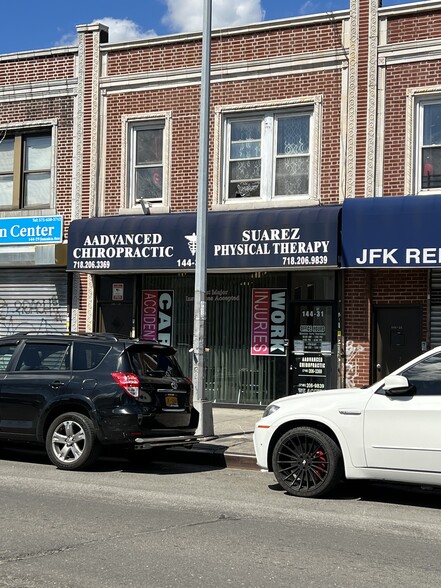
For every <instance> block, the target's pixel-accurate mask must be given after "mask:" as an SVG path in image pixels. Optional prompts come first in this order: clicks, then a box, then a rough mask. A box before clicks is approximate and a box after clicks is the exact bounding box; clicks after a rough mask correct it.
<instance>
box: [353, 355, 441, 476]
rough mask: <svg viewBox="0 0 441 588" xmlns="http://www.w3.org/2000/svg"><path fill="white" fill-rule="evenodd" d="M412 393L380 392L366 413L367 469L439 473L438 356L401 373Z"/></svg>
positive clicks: (440, 405) (440, 360)
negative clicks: (404, 394)
mask: <svg viewBox="0 0 441 588" xmlns="http://www.w3.org/2000/svg"><path fill="white" fill-rule="evenodd" d="M401 375H403V376H405V377H406V378H407V379H408V381H409V383H410V384H413V385H414V386H415V391H414V394H408V395H407V396H387V395H386V394H385V392H384V391H383V390H382V389H380V390H379V391H378V392H376V393H375V394H374V395H373V396H372V397H371V399H370V400H369V402H368V404H367V406H366V412H365V429H364V442H365V451H366V460H367V464H368V467H371V468H388V469H400V470H410V471H426V472H441V354H435V355H431V356H429V357H426V358H425V359H423V360H422V361H420V362H418V363H416V364H414V365H413V366H411V367H410V368H407V369H406V370H405V371H403V372H402V373H401Z"/></svg>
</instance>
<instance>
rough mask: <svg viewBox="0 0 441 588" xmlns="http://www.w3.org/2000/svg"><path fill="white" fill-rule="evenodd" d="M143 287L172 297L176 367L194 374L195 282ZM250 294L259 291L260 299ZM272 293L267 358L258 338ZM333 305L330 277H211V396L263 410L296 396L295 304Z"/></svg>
mask: <svg viewBox="0 0 441 588" xmlns="http://www.w3.org/2000/svg"><path fill="white" fill-rule="evenodd" d="M142 288H143V290H144V291H146V290H147V291H152V292H156V291H164V292H167V293H170V292H171V291H172V292H173V313H172V317H173V318H172V323H173V324H172V345H173V346H174V347H176V349H177V350H178V351H177V355H178V360H179V363H180V364H181V365H182V366H183V368H184V371H185V372H186V373H187V374H188V375H190V376H191V371H192V364H191V360H192V357H191V353H190V352H189V350H190V349H191V348H192V347H193V340H192V337H193V298H194V276H193V275H192V274H180V275H170V274H168V275H165V274H164V275H161V274H156V275H151V274H150V275H144V276H143V278H142ZM253 291H254V292H257V294H258V295H257V297H256V295H253ZM267 293H269V295H270V296H272V300H273V305H274V308H273V309H272V310H271V309H270V314H271V316H272V318H273V326H272V333H273V335H274V337H273V339H272V346H271V349H270V350H267V351H266V352H263V351H262V350H261V346H260V347H259V341H262V338H259V331H258V329H259V326H260V325H262V324H263V319H262V315H261V314H260V312H259V306H258V305H259V300H263V299H264V298H265V294H267ZM259 294H261V297H260V299H259ZM333 299H334V272H332V271H331V272H329V271H314V272H292V273H284V272H255V273H246V274H242V273H240V274H239V273H237V274H236V273H232V274H229V275H228V276H226V275H221V274H209V275H208V282H207V337H206V344H207V347H208V348H209V352H208V356H207V373H206V386H207V398H208V399H210V400H212V401H214V402H218V403H226V404H231V403H234V404H236V403H239V404H250V405H266V404H268V403H269V402H270V401H271V400H273V399H275V398H278V397H280V396H285V395H286V394H288V393H292V391H293V388H292V386H293V384H292V383H291V379H292V375H293V374H292V368H291V365H290V364H291V363H292V362H294V354H293V353H292V351H293V349H294V337H295V336H297V335H296V334H298V332H299V327H298V326H297V327H296V326H295V324H294V321H297V318H296V317H298V316H299V313H298V310H296V309H295V307H296V301H300V300H302V301H304V302H307V301H314V300H329V301H332V300H333ZM256 300H257V302H256ZM253 305H254V306H253ZM256 309H257V312H254V311H255V310H256ZM326 313H327V314H326V316H330V315H329V313H328V312H327V311H326ZM140 320H141V319H140ZM256 325H257V327H256ZM255 327H256V333H257V338H256V340H257V344H256V348H255V349H254V350H253V349H252V329H253V328H255ZM325 343H326V350H328V348H329V346H327V342H325ZM290 368H291V369H290Z"/></svg>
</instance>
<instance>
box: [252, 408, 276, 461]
mask: <svg viewBox="0 0 441 588" xmlns="http://www.w3.org/2000/svg"><path fill="white" fill-rule="evenodd" d="M271 434H272V430H271V427H268V425H267V424H266V423H265V422H263V419H262V420H260V421H258V422H257V423H256V426H255V428H254V433H253V444H254V451H255V454H256V461H257V465H258V466H259V467H260V468H262V469H264V470H267V469H268V465H269V464H268V447H269V443H270V439H271Z"/></svg>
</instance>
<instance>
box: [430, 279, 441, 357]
mask: <svg viewBox="0 0 441 588" xmlns="http://www.w3.org/2000/svg"><path fill="white" fill-rule="evenodd" d="M430 345H431V347H436V346H437V345H441V270H436V269H434V270H432V272H431V283H430Z"/></svg>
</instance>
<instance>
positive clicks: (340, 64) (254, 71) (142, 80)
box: [101, 49, 348, 94]
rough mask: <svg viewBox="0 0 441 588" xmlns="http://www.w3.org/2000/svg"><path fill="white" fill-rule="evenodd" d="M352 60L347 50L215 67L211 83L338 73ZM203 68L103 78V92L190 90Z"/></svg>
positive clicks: (256, 60)
mask: <svg viewBox="0 0 441 588" xmlns="http://www.w3.org/2000/svg"><path fill="white" fill-rule="evenodd" d="M347 63H348V57H347V52H346V50H345V49H338V50H335V51H334V50H330V51H317V52H315V53H308V54H305V55H291V56H286V57H282V58H280V57H278V58H270V59H255V60H250V61H241V62H235V63H229V64H222V65H217V66H214V67H212V70H211V74H210V81H211V83H212V84H216V83H222V82H231V81H233V80H235V81H237V80H240V79H247V80H249V79H253V78H264V77H274V76H280V75H295V74H299V73H306V72H311V71H325V70H338V69H342V68H345V67H347ZM200 81H201V70H200V68H199V67H194V68H185V69H175V70H173V69H170V70H164V71H155V72H151V73H139V74H133V75H119V76H111V77H103V78H101V89H102V90H105V91H106V92H107V93H109V94H110V93H115V92H116V93H119V92H122V91H123V92H130V91H133V92H139V91H142V90H152V89H157V88H163V87H176V86H189V85H197V84H200Z"/></svg>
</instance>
